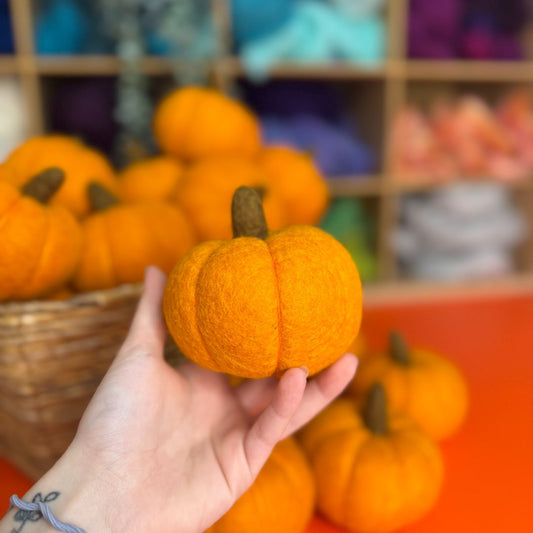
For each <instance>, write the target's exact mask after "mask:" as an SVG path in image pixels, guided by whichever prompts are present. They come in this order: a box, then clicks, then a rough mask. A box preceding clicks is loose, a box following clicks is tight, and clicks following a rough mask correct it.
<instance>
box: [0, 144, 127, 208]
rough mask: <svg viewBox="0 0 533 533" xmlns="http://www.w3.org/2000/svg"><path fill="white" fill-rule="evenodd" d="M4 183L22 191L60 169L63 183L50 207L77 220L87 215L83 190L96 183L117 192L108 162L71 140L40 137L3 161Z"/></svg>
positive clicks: (90, 149)
mask: <svg viewBox="0 0 533 533" xmlns="http://www.w3.org/2000/svg"><path fill="white" fill-rule="evenodd" d="M4 165H5V167H6V171H7V172H5V173H4V174H5V179H7V180H8V181H10V182H11V183H13V184H14V185H16V186H18V187H21V186H23V185H24V184H25V183H27V182H28V181H29V180H30V179H31V178H33V176H35V175H37V174H38V173H39V172H41V171H43V170H44V169H46V168H50V167H59V168H60V169H61V170H62V171H63V172H64V174H65V182H64V183H63V185H62V186H61V188H60V190H59V191H58V192H57V194H55V195H54V197H53V199H52V201H51V202H52V205H63V206H64V207H66V208H67V209H68V210H69V211H71V212H72V213H73V214H74V215H75V216H76V217H78V218H82V217H84V216H85V215H87V214H88V213H89V210H90V206H89V202H88V199H87V194H86V188H87V185H88V184H89V182H91V181H93V182H97V183H100V184H101V185H103V186H105V187H106V188H107V189H109V190H110V191H112V192H116V191H117V187H118V184H117V181H116V178H115V172H114V170H113V168H112V167H111V165H110V164H109V162H108V161H107V159H106V158H105V157H104V156H103V155H102V154H101V153H100V152H98V151H97V150H94V149H93V148H90V147H88V146H86V145H84V144H83V143H81V142H80V141H78V140H77V139H75V138H73V137H68V136H64V135H43V136H41V137H34V138H32V139H29V140H27V141H26V142H24V143H22V144H21V145H20V146H19V147H18V148H16V149H15V150H14V151H13V152H12V153H11V154H10V155H9V157H8V158H7V159H6V161H5V163H4Z"/></svg>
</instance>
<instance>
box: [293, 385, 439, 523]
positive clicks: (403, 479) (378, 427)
mask: <svg viewBox="0 0 533 533" xmlns="http://www.w3.org/2000/svg"><path fill="white" fill-rule="evenodd" d="M299 438H300V441H301V443H302V445H303V447H304V450H305V452H306V454H307V456H308V458H309V459H310V461H311V467H312V469H313V472H314V476H315V482H316V486H317V507H318V510H319V511H320V512H321V513H322V514H323V515H324V516H325V517H326V518H327V519H328V520H330V521H331V522H333V523H334V524H336V525H338V526H340V527H343V528H346V529H348V530H350V531H357V532H358V533H375V532H388V531H396V530H397V529H398V528H401V527H403V526H406V525H408V524H410V523H412V522H415V521H416V520H418V519H419V518H421V517H422V516H423V515H424V514H426V513H427V512H428V511H429V510H430V509H431V508H432V507H433V505H434V504H435V502H436V501H437V497H438V494H439V491H440V488H441V485H442V480H443V471H444V469H443V461H442V457H441V454H440V451H439V448H438V447H437V445H436V444H435V443H434V442H433V441H432V440H431V439H430V438H429V437H428V436H427V434H426V433H424V432H423V431H422V430H421V429H420V428H419V427H418V425H417V424H416V422H414V421H413V420H412V419H411V418H409V417H408V416H407V415H405V414H402V413H398V412H390V413H389V412H388V409H387V405H386V398H385V392H384V388H383V387H382V386H381V385H380V384H374V385H373V387H372V388H371V389H370V390H369V392H368V394H367V397H366V398H365V401H364V404H363V405H361V406H356V404H355V403H354V402H353V401H351V400H350V399H347V398H340V399H338V400H335V401H334V402H333V403H332V404H331V405H330V406H329V407H327V408H326V409H325V410H324V411H322V413H320V414H319V415H318V416H317V417H316V418H315V419H313V420H312V421H311V422H310V423H309V424H307V426H305V427H304V428H303V429H302V430H301V432H300V434H299Z"/></svg>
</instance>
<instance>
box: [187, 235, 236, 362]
mask: <svg viewBox="0 0 533 533" xmlns="http://www.w3.org/2000/svg"><path fill="white" fill-rule="evenodd" d="M229 243H231V241H229ZM229 243H227V244H229ZM222 246H224V245H222ZM220 248H221V247H218V248H215V249H214V250H213V251H212V252H211V253H210V254H209V255H208V256H207V257H206V259H205V261H204V263H203V265H202V266H201V268H200V269H199V270H198V275H197V276H196V282H195V284H194V320H195V322H196V324H195V326H196V329H197V331H198V337H199V338H200V340H201V341H202V346H203V347H204V350H205V353H206V354H207V355H208V356H209V358H210V359H211V361H212V362H213V366H214V367H216V368H218V369H219V371H220V365H219V364H218V361H217V360H216V359H215V358H214V357H213V354H212V353H211V352H210V351H209V349H208V347H207V342H205V339H204V335H203V333H202V331H201V330H200V328H199V327H198V323H199V320H198V280H199V279H200V274H201V273H202V270H203V269H204V268H205V265H206V263H207V262H208V261H209V259H211V257H212V256H213V255H214V253H215V252H216V251H217V250H220Z"/></svg>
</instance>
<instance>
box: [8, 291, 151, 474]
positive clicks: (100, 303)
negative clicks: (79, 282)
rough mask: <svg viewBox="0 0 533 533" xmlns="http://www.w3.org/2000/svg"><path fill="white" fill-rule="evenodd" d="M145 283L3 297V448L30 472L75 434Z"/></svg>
mask: <svg viewBox="0 0 533 533" xmlns="http://www.w3.org/2000/svg"><path fill="white" fill-rule="evenodd" d="M141 290H142V286H141V285H124V286H121V287H118V288H116V289H111V290H106V291H97V292H92V293H87V294H82V295H78V296H75V297H74V298H71V299H70V300H66V301H33V302H23V303H8V304H2V305H0V455H2V456H3V457H4V458H6V459H7V460H8V461H9V462H11V463H12V464H14V465H15V466H17V467H18V468H19V469H20V470H22V471H23V472H24V473H25V474H27V475H28V476H30V477H31V478H34V479H37V478H38V477H40V476H41V475H42V474H43V473H44V472H46V471H47V470H48V469H49V468H50V467H51V466H52V465H53V464H54V463H55V461H56V460H57V459H58V458H59V457H60V455H61V454H62V453H63V452H64V451H65V449H66V448H67V447H68V445H69V443H70V442H71V440H72V438H73V437H74V434H75V432H76V428H77V425H78V422H79V420H80V418H81V415H82V413H83V411H84V409H85V407H86V406H87V404H88V402H89V400H90V399H91V397H92V395H93V393H94V391H95V390H96V387H97V386H98V384H99V383H100V381H101V379H102V377H103V375H104V374H105V372H106V370H107V368H108V367H109V365H110V363H111V361H112V359H113V358H114V356H115V355H116V353H117V351H118V349H119V347H120V345H121V344H122V342H123V341H124V339H125V337H126V334H127V330H128V328H129V325H130V323H131V319H132V317H133V314H134V312H135V308H136V305H137V302H138V299H139V297H140V294H141Z"/></svg>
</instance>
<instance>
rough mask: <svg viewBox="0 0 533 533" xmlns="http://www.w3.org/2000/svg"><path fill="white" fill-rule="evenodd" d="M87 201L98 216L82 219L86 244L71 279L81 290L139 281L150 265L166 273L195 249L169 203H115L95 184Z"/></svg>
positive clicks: (187, 227)
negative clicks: (188, 252) (190, 250)
mask: <svg viewBox="0 0 533 533" xmlns="http://www.w3.org/2000/svg"><path fill="white" fill-rule="evenodd" d="M89 197H90V201H91V205H92V206H93V210H94V211H96V212H95V213H93V214H92V215H90V216H89V217H87V218H86V219H85V220H84V221H83V226H82V228H83V234H84V246H83V251H82V255H81V260H80V262H79V265H78V268H77V270H76V273H75V275H74V286H75V288H76V289H78V290H80V291H90V290H96V289H109V288H112V287H116V286H118V285H120V284H122V283H135V282H139V281H142V279H143V275H144V270H145V269H146V267H147V266H149V265H155V266H158V267H159V268H161V269H162V270H163V271H164V272H166V273H168V272H170V270H171V269H172V267H173V266H174V265H175V264H176V263H177V261H178V260H179V259H180V258H181V256H182V255H183V254H184V253H185V252H187V251H188V250H189V249H190V248H192V246H193V245H194V238H193V234H192V231H191V228H190V225H189V223H188V222H187V220H186V219H185V216H184V215H183V214H182V213H181V212H180V211H179V210H178V209H177V208H176V207H174V206H172V205H170V204H167V203H165V202H151V203H145V204H128V205H119V204H118V203H117V200H116V198H115V197H114V196H113V195H111V194H110V193H109V192H108V191H106V190H105V189H103V188H102V187H101V186H100V185H98V184H94V183H93V184H90V185H89Z"/></svg>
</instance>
